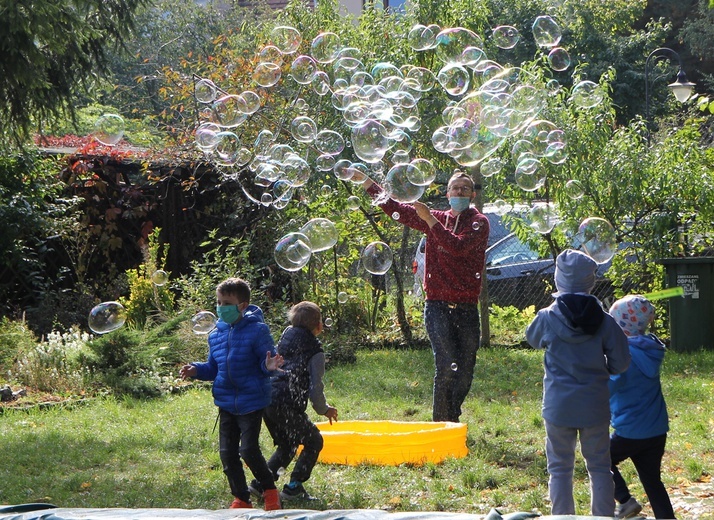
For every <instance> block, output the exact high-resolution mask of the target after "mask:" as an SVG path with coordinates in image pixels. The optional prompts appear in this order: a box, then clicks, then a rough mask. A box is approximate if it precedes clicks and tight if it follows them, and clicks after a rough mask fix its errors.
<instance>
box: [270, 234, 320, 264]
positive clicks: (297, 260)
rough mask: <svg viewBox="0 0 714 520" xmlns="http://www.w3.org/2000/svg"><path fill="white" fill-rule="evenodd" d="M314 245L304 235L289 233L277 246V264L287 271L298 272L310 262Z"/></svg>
mask: <svg viewBox="0 0 714 520" xmlns="http://www.w3.org/2000/svg"><path fill="white" fill-rule="evenodd" d="M310 256H312V245H311V244H310V239H309V238H307V236H306V235H305V234H303V233H288V234H287V235H285V236H284V237H283V238H281V239H280V240H278V243H277V244H276V245H275V251H274V257H275V262H276V263H277V264H278V265H279V266H280V267H281V268H282V269H285V270H286V271H297V270H299V269H301V268H302V267H303V266H305V265H306V264H307V263H308V262H309V261H310Z"/></svg>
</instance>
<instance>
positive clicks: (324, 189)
mask: <svg viewBox="0 0 714 520" xmlns="http://www.w3.org/2000/svg"><path fill="white" fill-rule="evenodd" d="M320 195H323V196H327V195H332V186H330V185H329V184H323V185H322V186H321V187H320Z"/></svg>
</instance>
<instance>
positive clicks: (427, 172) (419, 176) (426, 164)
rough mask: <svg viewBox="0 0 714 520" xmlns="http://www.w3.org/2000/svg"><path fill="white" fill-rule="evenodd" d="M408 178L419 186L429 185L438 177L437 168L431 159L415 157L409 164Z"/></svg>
mask: <svg viewBox="0 0 714 520" xmlns="http://www.w3.org/2000/svg"><path fill="white" fill-rule="evenodd" d="M407 179H408V180H409V182H411V183H412V184H416V185H417V186H429V185H430V184H431V183H432V182H434V179H436V168H435V167H434V165H433V164H432V162H431V161H430V160H429V159H421V158H420V159H414V160H413V161H411V162H410V163H409V166H407Z"/></svg>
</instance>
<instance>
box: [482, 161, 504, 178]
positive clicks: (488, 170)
mask: <svg viewBox="0 0 714 520" xmlns="http://www.w3.org/2000/svg"><path fill="white" fill-rule="evenodd" d="M503 166H504V164H503V161H502V160H501V159H499V158H498V157H493V158H491V159H489V160H488V161H486V162H484V163H482V164H481V175H483V176H484V177H491V176H493V175H495V174H497V173H500V171H501V170H502V169H503Z"/></svg>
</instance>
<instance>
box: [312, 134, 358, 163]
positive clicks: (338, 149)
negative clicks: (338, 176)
mask: <svg viewBox="0 0 714 520" xmlns="http://www.w3.org/2000/svg"><path fill="white" fill-rule="evenodd" d="M315 147H316V148H317V149H318V151H319V152H320V153H323V154H328V155H339V154H340V153H342V150H344V149H345V140H344V138H343V137H342V136H341V135H340V134H338V133H337V132H335V131H334V130H320V131H319V132H318V133H317V135H316V136H315ZM360 158H361V157H360ZM362 160H364V159H362Z"/></svg>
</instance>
